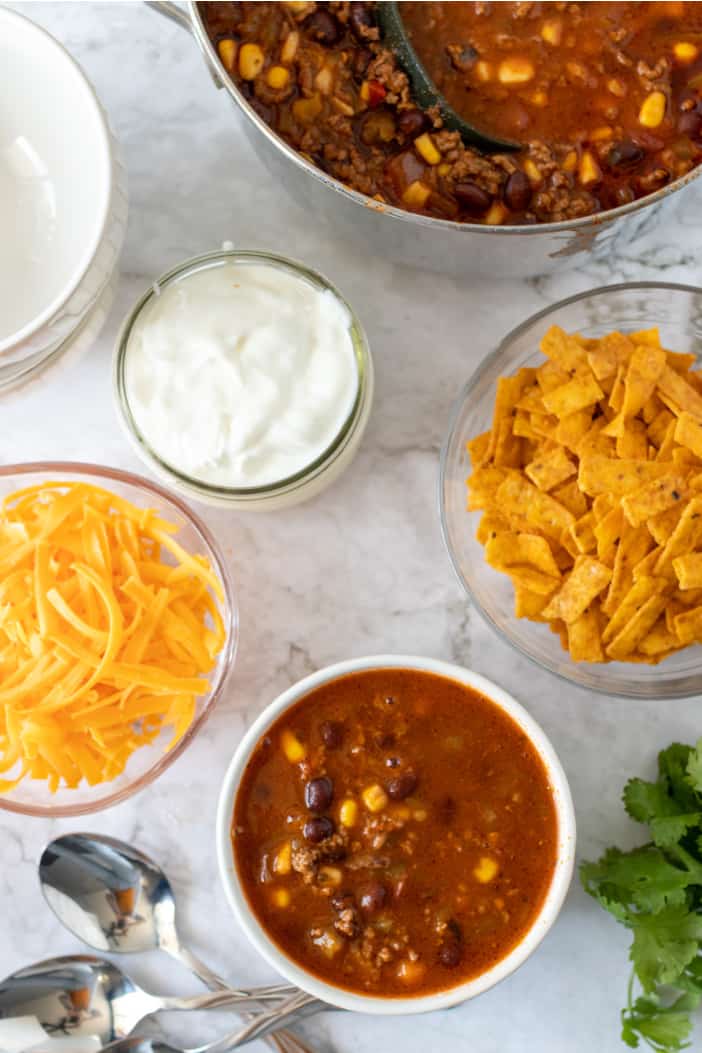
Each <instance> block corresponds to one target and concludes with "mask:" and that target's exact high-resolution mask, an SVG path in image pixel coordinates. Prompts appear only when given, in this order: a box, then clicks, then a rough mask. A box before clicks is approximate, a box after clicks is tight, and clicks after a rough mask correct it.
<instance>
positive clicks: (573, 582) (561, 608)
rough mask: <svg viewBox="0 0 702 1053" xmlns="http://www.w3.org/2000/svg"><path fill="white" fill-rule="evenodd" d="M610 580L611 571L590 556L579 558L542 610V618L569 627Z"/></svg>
mask: <svg viewBox="0 0 702 1053" xmlns="http://www.w3.org/2000/svg"><path fill="white" fill-rule="evenodd" d="M611 578H612V571H611V570H610V568H609V567H605V565H604V564H603V563H600V562H599V561H598V560H596V559H593V558H592V557H591V556H579V557H578V558H577V559H576V561H575V566H574V567H573V572H572V574H570V576H569V577H568V579H567V581H565V582H564V584H563V585H562V586H561V588H560V589H559V590H558V592H557V593H556V594H555V596H553V597H552V599H551V601H550V603H549V604H548V606H547V607H546V608H545V609H544V612H543V615H544V617H545V618H550V619H556V618H560V619H562V620H563V621H564V622H565V623H566V625H569V624H570V623H571V622H574V621H575V620H576V618H579V617H580V615H581V614H582V613H583V611H585V610H586V609H587V607H589V606H590V604H591V603H592V601H593V600H594V599H595V597H596V596H599V594H600V593H601V592H602V590H603V589H605V588H606V587H607V585H609V582H610V580H611Z"/></svg>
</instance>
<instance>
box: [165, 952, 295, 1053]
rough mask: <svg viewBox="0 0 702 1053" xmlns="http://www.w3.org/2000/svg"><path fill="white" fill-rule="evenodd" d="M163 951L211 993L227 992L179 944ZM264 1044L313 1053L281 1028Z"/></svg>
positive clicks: (222, 983) (223, 982) (281, 1052)
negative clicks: (184, 967)
mask: <svg viewBox="0 0 702 1053" xmlns="http://www.w3.org/2000/svg"><path fill="white" fill-rule="evenodd" d="M163 950H165V951H167V953H168V954H170V955H171V956H172V957H173V958H175V959H177V960H178V961H179V962H181V963H182V964H183V965H185V966H186V967H187V968H188V969H190V971H191V972H192V973H194V974H195V976H197V977H198V978H199V979H200V980H202V982H203V983H204V984H205V986H206V987H209V988H210V990H212V991H225V990H228V988H229V984H228V983H227V982H226V980H224V979H222V977H221V976H218V974H217V973H215V972H213V971H212V969H210V968H209V966H207V965H206V964H205V963H204V962H203V961H201V959H200V958H198V957H197V955H196V954H193V952H192V951H191V950H189V949H188V948H187V947H182V946H181V945H180V944H178V945H176V946H173V945H170V944H169V945H167V946H164V947H163ZM264 1041H265V1042H267V1043H268V1045H269V1046H271V1048H273V1049H277V1050H278V1051H279V1053H314V1051H313V1050H311V1049H310V1047H309V1046H306V1045H305V1043H304V1042H303V1041H302V1039H301V1038H299V1037H298V1036H297V1035H294V1034H292V1032H291V1031H286V1030H285V1029H284V1028H281V1029H280V1030H279V1031H275V1032H274V1033H273V1034H269V1035H267V1036H266V1038H265V1040H264Z"/></svg>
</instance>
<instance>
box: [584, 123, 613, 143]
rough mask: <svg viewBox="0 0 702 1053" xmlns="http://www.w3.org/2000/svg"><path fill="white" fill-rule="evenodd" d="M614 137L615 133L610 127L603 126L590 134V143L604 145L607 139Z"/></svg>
mask: <svg viewBox="0 0 702 1053" xmlns="http://www.w3.org/2000/svg"><path fill="white" fill-rule="evenodd" d="M613 135H614V132H613V131H612V129H611V128H610V127H609V125H608V124H603V125H602V127H601V128H594V129H593V130H592V131H591V132H590V142H592V143H602V142H605V141H606V140H607V139H611V138H612V136H613Z"/></svg>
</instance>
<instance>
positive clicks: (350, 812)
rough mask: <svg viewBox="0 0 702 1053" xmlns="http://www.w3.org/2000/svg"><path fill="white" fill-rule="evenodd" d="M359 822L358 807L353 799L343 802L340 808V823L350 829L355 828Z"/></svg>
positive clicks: (348, 798)
mask: <svg viewBox="0 0 702 1053" xmlns="http://www.w3.org/2000/svg"><path fill="white" fill-rule="evenodd" d="M357 821H358V805H357V804H356V802H355V801H354V800H352V798H351V797H347V798H346V800H345V801H342V802H341V807H340V808H339V822H340V823H341V825H342V826H346V827H348V828H350V827H352V826H355V825H356V822H357Z"/></svg>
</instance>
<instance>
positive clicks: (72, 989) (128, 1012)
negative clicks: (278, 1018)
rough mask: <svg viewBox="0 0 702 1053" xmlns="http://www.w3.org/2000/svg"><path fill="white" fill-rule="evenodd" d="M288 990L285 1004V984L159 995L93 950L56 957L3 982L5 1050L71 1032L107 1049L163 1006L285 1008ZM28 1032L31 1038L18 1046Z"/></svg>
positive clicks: (1, 1038)
mask: <svg viewBox="0 0 702 1053" xmlns="http://www.w3.org/2000/svg"><path fill="white" fill-rule="evenodd" d="M286 992H287V988H285V987H283V988H282V996H283V1001H282V1002H281V987H280V986H274V987H259V988H256V990H255V991H251V992H248V991H216V992H210V993H208V994H203V995H197V996H196V997H194V998H177V997H170V998H159V997H157V996H156V995H152V994H149V993H148V992H147V991H143V990H142V989H141V988H140V987H137V985H136V984H135V983H133V981H132V980H131V979H130V978H129V977H128V976H126V975H125V974H124V973H123V972H122V971H121V969H118V968H117V966H116V965H114V964H113V963H112V962H108V961H106V960H105V959H102V958H95V957H93V956H91V955H87V954H85V955H73V956H67V957H63V958H50V959H48V960H47V961H44V962H38V963H37V964H36V965H31V966H29V967H28V968H26V969H20V970H19V971H18V972H16V973H13V974H12V975H11V976H8V977H7V979H5V980H3V982H2V983H1V984H0V1049H3V1050H4V1049H7V1048H11V1049H12V1048H14V1049H18V1048H19V1049H23V1048H24V1049H31V1048H33V1047H34V1045H35V1044H36V1043H37V1041H38V1040H39V1041H42V1039H43V1040H45V1039H46V1038H56V1037H66V1036H70V1037H71V1038H74V1039H86V1040H92V1041H93V1042H99V1046H98V1048H101V1047H102V1046H104V1045H107V1043H109V1042H113V1041H114V1040H115V1039H118V1038H126V1037H127V1036H128V1035H130V1034H131V1033H132V1031H134V1029H135V1027H137V1025H138V1024H139V1023H140V1022H141V1021H142V1020H144V1019H145V1017H147V1016H151V1015H152V1014H153V1013H158V1012H160V1011H161V1010H190V1009H214V1008H223V1007H226V1006H231V1005H236V1006H238V1007H239V1008H246V1009H251V1008H255V1007H256V1006H257V1004H258V1003H260V1002H275V1003H276V1004H277V1006H279V1007H280V1008H281V1009H285V1008H287V1005H288V1003H289V1001H290V999H289V998H288V999H285V997H284V996H285V994H286ZM259 1015H260V1016H267V1014H259ZM247 1027H251V1025H247ZM22 1030H24V1031H26V1032H27V1034H28V1041H27V1043H26V1044H25V1045H19V1046H17V1037H18V1033H19V1032H20V1031H22ZM37 1036H39V1039H37Z"/></svg>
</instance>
